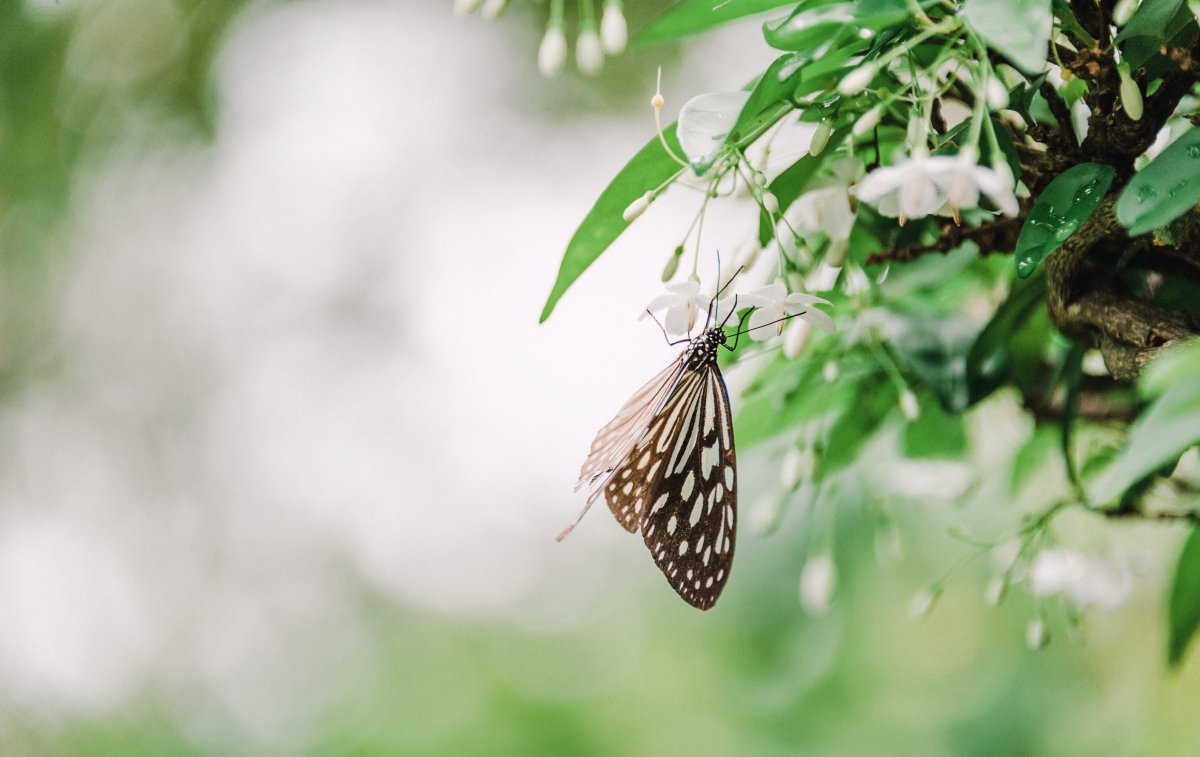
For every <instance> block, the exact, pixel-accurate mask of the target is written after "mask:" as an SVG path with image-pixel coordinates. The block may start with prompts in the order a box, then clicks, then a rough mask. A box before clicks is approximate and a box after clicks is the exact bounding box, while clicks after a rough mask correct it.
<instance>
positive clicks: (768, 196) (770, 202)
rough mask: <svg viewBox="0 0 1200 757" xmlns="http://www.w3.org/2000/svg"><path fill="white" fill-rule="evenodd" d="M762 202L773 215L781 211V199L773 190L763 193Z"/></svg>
mask: <svg viewBox="0 0 1200 757" xmlns="http://www.w3.org/2000/svg"><path fill="white" fill-rule="evenodd" d="M762 204H763V207H764V208H766V210H767V212H768V213H770V214H771V215H775V214H777V213H778V212H779V199H778V198H776V197H775V195H774V194H772V193H771V192H763V193H762Z"/></svg>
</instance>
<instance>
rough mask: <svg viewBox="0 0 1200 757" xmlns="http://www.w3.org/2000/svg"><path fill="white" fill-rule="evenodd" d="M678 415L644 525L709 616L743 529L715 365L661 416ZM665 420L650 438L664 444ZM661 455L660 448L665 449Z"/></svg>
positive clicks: (661, 560)
mask: <svg viewBox="0 0 1200 757" xmlns="http://www.w3.org/2000/svg"><path fill="white" fill-rule="evenodd" d="M685 387H687V389H688V391H686V392H685ZM693 387H694V388H693ZM676 398H679V399H680V402H679V407H678V408H675V404H676V403H675V400H676ZM673 408H674V409H677V410H679V411H680V418H681V420H680V423H679V425H677V426H675V427H672V425H671V424H670V423H667V424H665V425H664V426H663V429H664V430H671V431H672V433H668V434H666V435H665V436H664V437H662V438H661V439H665V440H666V441H667V442H668V444H666V445H665V448H664V449H663V450H662V455H663V456H662V457H661V458H660V460H661V461H662V470H661V472H660V473H659V474H658V475H657V476H656V477H654V478H652V479H651V480H650V482H649V487H648V489H647V492H646V503H647V505H648V507H649V509H648V510H646V513H645V515H644V517H643V518H642V520H641V523H642V536H643V538H644V539H645V542H646V546H647V547H649V549H650V553H651V554H652V555H653V556H654V561H655V562H656V563H657V564H658V567H659V569H661V570H662V572H663V574H664V575H665V576H666V577H667V581H669V582H670V584H671V586H672V587H673V588H674V589H675V591H676V592H678V593H679V596H681V597H683V599H684V600H686V601H687V602H688V603H689V604H692V605H694V606H696V607H699V608H700V609H702V610H707V609H708V608H710V607H712V606H713V604H714V603H715V602H716V601H717V597H718V596H720V594H721V590H722V589H723V588H724V587H725V582H726V581H727V580H728V579H729V566H730V564H731V563H732V562H733V547H734V533H735V529H736V526H737V508H736V503H737V465H736V460H735V457H734V450H733V417H732V414H731V412H730V409H729V396H728V394H727V392H726V390H725V382H724V380H723V379H722V378H721V373H720V370H719V369H718V368H717V366H716V363H715V362H712V363H710V364H708V365H705V366H703V367H701V368H700V369H699V370H690V369H689V370H688V371H686V372H685V374H684V377H683V378H682V379H681V380H680V382H679V387H678V388H677V390H676V392H675V394H673V395H672V396H671V397H670V398H668V400H667V403H666V405H665V406H664V407H663V411H662V412H661V413H660V417H661V416H666V415H668V414H669V412H671V410H672V409H673ZM658 420H659V419H658V418H656V419H655V421H654V422H653V423H652V424H651V429H650V432H649V433H648V434H647V435H646V438H647V439H650V438H657V435H656V434H655V433H654V432H655V430H656V424H657V423H658ZM661 439H660V441H661ZM654 449H655V450H656V451H657V450H658V449H659V445H658V443H657V442H656V444H655V446H654Z"/></svg>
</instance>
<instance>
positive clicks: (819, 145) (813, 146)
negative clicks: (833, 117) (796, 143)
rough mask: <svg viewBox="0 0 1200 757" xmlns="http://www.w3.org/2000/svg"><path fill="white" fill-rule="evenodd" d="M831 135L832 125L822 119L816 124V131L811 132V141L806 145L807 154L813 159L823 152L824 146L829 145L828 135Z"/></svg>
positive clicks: (827, 120)
mask: <svg viewBox="0 0 1200 757" xmlns="http://www.w3.org/2000/svg"><path fill="white" fill-rule="evenodd" d="M831 134H833V124H831V123H830V122H829V119H828V118H822V119H821V122H820V123H819V124H817V130H816V131H814V132H813V136H812V141H811V142H809V143H808V154H809V155H812V156H813V157H814V158H815V157H816V156H818V155H820V154H821V153H823V152H825V146H826V145H828V144H829V135H831Z"/></svg>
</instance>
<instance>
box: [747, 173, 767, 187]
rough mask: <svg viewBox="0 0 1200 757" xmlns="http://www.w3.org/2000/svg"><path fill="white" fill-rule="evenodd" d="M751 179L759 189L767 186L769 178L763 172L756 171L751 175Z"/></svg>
mask: <svg viewBox="0 0 1200 757" xmlns="http://www.w3.org/2000/svg"><path fill="white" fill-rule="evenodd" d="M750 178H752V179H754V185H755V186H758V187H765V186H767V177H766V176H764V175H763V172H762V171H754V172H753V173H751V174H750Z"/></svg>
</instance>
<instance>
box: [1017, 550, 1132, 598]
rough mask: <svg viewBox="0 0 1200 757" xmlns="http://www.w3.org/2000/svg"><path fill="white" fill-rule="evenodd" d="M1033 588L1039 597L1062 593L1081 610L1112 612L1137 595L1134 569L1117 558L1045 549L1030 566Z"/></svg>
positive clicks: (1030, 578)
mask: <svg viewBox="0 0 1200 757" xmlns="http://www.w3.org/2000/svg"><path fill="white" fill-rule="evenodd" d="M1029 587H1030V591H1032V592H1033V593H1034V594H1035V595H1036V596H1039V597H1044V596H1049V595H1054V594H1061V595H1062V596H1064V597H1066V598H1067V599H1069V600H1071V602H1072V603H1073V604H1074V605H1075V606H1076V607H1079V608H1080V609H1082V608H1085V607H1088V606H1090V605H1096V606H1098V607H1103V608H1105V609H1107V610H1112V609H1115V608H1117V607H1120V606H1121V605H1123V604H1124V603H1125V602H1126V601H1127V600H1128V599H1129V597H1130V595H1131V594H1132V593H1133V570H1132V569H1131V567H1130V565H1129V563H1128V561H1122V560H1118V559H1117V558H1116V557H1114V556H1111V555H1108V556H1100V555H1084V554H1081V553H1079V552H1075V551H1072V550H1068V549H1044V550H1042V551H1041V552H1039V553H1038V555H1037V557H1035V558H1034V560H1033V564H1032V565H1030V566H1029Z"/></svg>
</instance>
